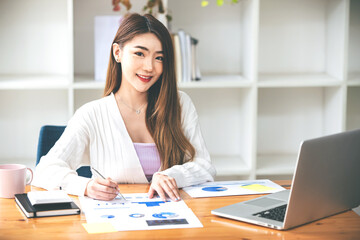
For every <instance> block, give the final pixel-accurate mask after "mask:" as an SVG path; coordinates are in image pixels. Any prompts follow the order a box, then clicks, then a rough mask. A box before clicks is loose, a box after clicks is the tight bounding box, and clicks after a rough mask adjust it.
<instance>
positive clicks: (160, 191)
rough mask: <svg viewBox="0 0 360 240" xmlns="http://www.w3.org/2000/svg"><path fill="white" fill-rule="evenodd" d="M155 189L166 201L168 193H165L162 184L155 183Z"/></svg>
mask: <svg viewBox="0 0 360 240" xmlns="http://www.w3.org/2000/svg"><path fill="white" fill-rule="evenodd" d="M154 189H155V191H156V192H157V194H158V195H159V197H160V198H161V200H162V201H164V202H166V195H165V192H164V190H163V189H162V187H161V186H160V185H155V186H154Z"/></svg>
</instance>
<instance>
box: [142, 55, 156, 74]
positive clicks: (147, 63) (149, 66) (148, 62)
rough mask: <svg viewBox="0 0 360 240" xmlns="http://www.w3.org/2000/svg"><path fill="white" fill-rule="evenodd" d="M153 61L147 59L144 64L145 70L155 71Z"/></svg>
mask: <svg viewBox="0 0 360 240" xmlns="http://www.w3.org/2000/svg"><path fill="white" fill-rule="evenodd" d="M153 64H154V62H153V60H152V59H151V58H147V59H145V62H144V70H146V71H149V72H150V71H152V70H153Z"/></svg>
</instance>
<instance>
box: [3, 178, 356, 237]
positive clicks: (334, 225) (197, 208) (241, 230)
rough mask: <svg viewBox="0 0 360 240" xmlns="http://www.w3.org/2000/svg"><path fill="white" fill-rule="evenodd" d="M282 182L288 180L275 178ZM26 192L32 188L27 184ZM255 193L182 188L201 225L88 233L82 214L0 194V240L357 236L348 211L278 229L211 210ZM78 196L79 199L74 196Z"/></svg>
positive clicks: (136, 187) (142, 188) (127, 189)
mask: <svg viewBox="0 0 360 240" xmlns="http://www.w3.org/2000/svg"><path fill="white" fill-rule="evenodd" d="M277 183H278V184H280V185H286V184H289V183H290V181H277ZM148 188H149V185H147V184H132V185H120V189H121V191H122V192H124V193H141V192H147V191H148ZM27 191H30V186H27ZM257 196H258V195H250V196H229V197H214V198H197V199H194V198H191V197H190V196H188V195H187V194H186V193H185V192H184V191H181V197H182V198H183V199H184V201H185V202H186V204H187V205H188V206H189V207H190V208H191V209H192V210H193V212H194V213H195V214H196V216H197V217H198V218H199V219H200V221H201V223H202V224H203V225H204V227H203V228H190V229H168V230H149V231H125V232H115V233H105V234H88V233H87V232H86V231H85V229H84V228H83V226H82V225H81V224H82V223H85V222H86V220H85V216H84V215H83V214H81V215H73V216H58V217H45V218H29V219H28V218H26V217H25V216H24V215H23V214H22V213H21V210H20V209H19V208H18V207H17V205H16V203H15V200H14V199H2V198H0V239H1V240H5V239H6V240H8V239H51V240H55V239H62V240H63V239H76V240H80V239H221V240H223V239H243V240H245V239H287V240H288V239H360V216H358V215H357V214H356V213H354V212H353V211H347V212H344V213H341V214H337V215H334V216H332V217H329V218H325V219H321V220H318V221H316V222H313V223H310V224H307V225H304V226H301V227H298V228H295V229H292V230H288V231H278V230H272V229H267V228H264V227H258V226H255V225H251V224H247V223H243V222H238V221H234V220H230V219H225V218H220V217H217V216H214V215H212V214H211V213H210V210H212V209H215V208H219V207H223V206H226V205H229V204H233V203H236V202H240V201H245V200H249V199H252V198H255V197H257ZM76 200H78V199H76Z"/></svg>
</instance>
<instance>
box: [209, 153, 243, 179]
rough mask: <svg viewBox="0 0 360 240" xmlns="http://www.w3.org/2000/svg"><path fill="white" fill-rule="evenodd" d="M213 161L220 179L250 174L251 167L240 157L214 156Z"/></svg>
mask: <svg viewBox="0 0 360 240" xmlns="http://www.w3.org/2000/svg"><path fill="white" fill-rule="evenodd" d="M211 161H212V163H213V164H214V166H215V168H216V171H217V176H218V177H224V176H239V175H249V174H250V167H249V166H248V165H247V164H246V163H245V162H244V160H243V159H242V158H241V157H240V156H225V155H224V156H220V155H212V156H211Z"/></svg>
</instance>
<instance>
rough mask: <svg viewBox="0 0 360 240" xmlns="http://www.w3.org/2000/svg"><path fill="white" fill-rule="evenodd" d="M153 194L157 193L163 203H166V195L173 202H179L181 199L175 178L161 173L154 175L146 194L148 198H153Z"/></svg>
mask: <svg viewBox="0 0 360 240" xmlns="http://www.w3.org/2000/svg"><path fill="white" fill-rule="evenodd" d="M155 192H157V194H158V195H159V197H160V198H161V199H162V200H163V201H166V195H168V196H169V197H170V198H171V200H173V201H179V200H180V199H181V198H180V193H179V189H178V187H177V185H176V181H175V178H172V177H169V176H166V175H163V174H161V173H156V174H154V176H153V178H152V183H151V185H150V189H149V193H148V194H149V198H153V196H154V195H155Z"/></svg>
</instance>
